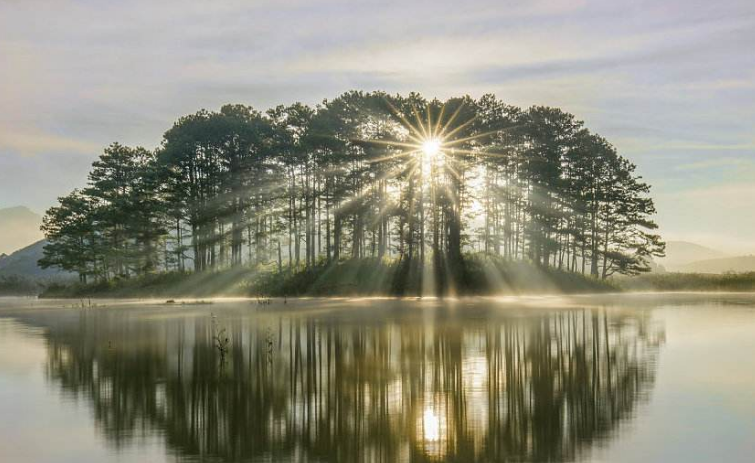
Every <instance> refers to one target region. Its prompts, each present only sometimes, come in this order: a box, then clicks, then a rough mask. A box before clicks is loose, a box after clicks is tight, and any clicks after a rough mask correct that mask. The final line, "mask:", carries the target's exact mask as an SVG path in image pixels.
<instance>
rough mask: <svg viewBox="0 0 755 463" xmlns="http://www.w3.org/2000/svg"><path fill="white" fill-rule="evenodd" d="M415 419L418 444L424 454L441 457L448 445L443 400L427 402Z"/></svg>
mask: <svg viewBox="0 0 755 463" xmlns="http://www.w3.org/2000/svg"><path fill="white" fill-rule="evenodd" d="M421 410H422V415H420V416H419V417H418V420H417V428H418V429H417V431H418V438H419V441H418V444H419V445H420V446H421V447H422V450H424V453H425V455H427V456H428V457H431V458H432V459H440V458H442V457H443V456H444V455H445V454H446V451H447V446H448V416H447V415H446V414H445V407H444V406H443V402H442V401H441V402H434V403H428V404H426V405H425V407H424V408H422V409H421Z"/></svg>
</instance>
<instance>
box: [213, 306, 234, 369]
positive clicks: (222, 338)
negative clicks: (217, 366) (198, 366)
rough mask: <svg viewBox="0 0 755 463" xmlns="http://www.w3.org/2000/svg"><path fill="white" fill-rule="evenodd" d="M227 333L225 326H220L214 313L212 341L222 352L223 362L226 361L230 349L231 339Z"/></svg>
mask: <svg viewBox="0 0 755 463" xmlns="http://www.w3.org/2000/svg"><path fill="white" fill-rule="evenodd" d="M226 333H227V332H226V329H225V328H220V327H219V326H218V319H217V317H216V316H215V314H212V342H213V345H214V346H215V349H217V350H218V353H219V354H220V362H221V363H223V362H225V356H226V354H227V353H228V351H229V350H230V344H231V340H230V339H229V338H228V336H227V334H226Z"/></svg>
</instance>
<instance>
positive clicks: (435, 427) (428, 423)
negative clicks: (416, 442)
mask: <svg viewBox="0 0 755 463" xmlns="http://www.w3.org/2000/svg"><path fill="white" fill-rule="evenodd" d="M422 431H423V434H424V435H423V437H424V439H425V440H426V441H430V442H435V441H437V440H439V439H440V419H439V418H438V415H436V414H435V412H434V411H433V410H432V409H427V410H425V414H424V416H423V417H422Z"/></svg>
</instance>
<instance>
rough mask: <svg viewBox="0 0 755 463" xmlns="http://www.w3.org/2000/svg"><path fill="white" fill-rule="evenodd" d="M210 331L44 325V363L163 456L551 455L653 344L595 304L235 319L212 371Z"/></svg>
mask: <svg viewBox="0 0 755 463" xmlns="http://www.w3.org/2000/svg"><path fill="white" fill-rule="evenodd" d="M95 328H96V329H95ZM211 329H212V328H211V326H210V321H209V319H208V320H200V319H189V320H183V319H182V320H169V321H161V322H149V323H144V322H140V323H137V324H129V323H124V324H120V325H113V324H103V323H101V321H100V322H98V323H96V324H91V323H89V324H87V323H83V324H82V325H80V327H79V328H78V330H77V332H76V333H75V335H72V334H71V333H70V332H68V331H57V332H56V331H55V330H53V331H52V332H51V334H50V342H49V374H50V376H51V378H52V379H53V380H55V381H56V382H59V383H60V384H61V385H62V387H63V389H64V390H65V391H67V392H70V393H74V394H77V395H81V396H84V397H87V398H88V399H90V400H91V402H92V403H93V405H94V410H95V417H96V420H97V423H98V425H99V426H100V428H101V429H102V430H103V432H104V433H105V435H106V437H107V438H108V440H110V441H111V442H113V443H114V444H115V445H121V444H123V443H124V442H125V441H126V440H127V439H129V438H132V437H133V436H138V435H140V433H143V434H154V433H159V434H160V435H163V436H164V437H165V439H166V441H167V444H168V446H169V449H170V450H171V451H172V452H176V453H177V454H179V455H185V456H201V457H203V458H213V457H214V458H217V459H220V460H225V459H228V460H244V459H252V458H257V457H260V458H262V457H264V458H271V459H272V460H273V461H280V460H283V461H285V460H309V461H313V460H318V461H358V460H371V461H372V460H374V461H390V462H393V461H426V460H438V459H443V460H450V461H505V460H515V461H521V460H536V461H553V460H555V461H558V460H571V459H574V458H575V457H576V456H577V455H578V454H579V453H580V451H582V450H583V449H588V448H589V444H591V443H592V442H594V441H595V440H596V439H600V438H603V437H607V436H609V435H610V433H611V432H612V431H615V430H616V428H617V425H618V424H619V423H620V422H621V421H622V420H623V419H626V418H629V417H631V415H632V412H633V410H634V408H635V406H636V404H637V402H638V398H641V397H642V396H643V395H644V394H645V393H647V392H648V391H649V390H650V388H651V387H652V384H653V381H654V372H655V359H656V356H657V348H658V346H659V345H660V343H661V342H662V340H663V332H662V329H660V328H659V327H657V326H653V324H652V323H650V320H649V319H648V318H647V316H645V315H636V314H635V315H618V314H608V313H606V312H597V311H594V312H591V311H584V312H577V311H564V312H557V313H553V314H547V315H539V316H534V317H527V318H518V319H517V318H511V319H506V320H503V321H496V322H494V321H491V320H487V321H469V320H467V321H464V322H463V323H458V321H457V322H454V321H451V320H448V319H446V318H444V317H443V316H441V315H438V316H437V318H436V319H435V320H433V321H432V322H429V323H412V322H406V321H390V322H389V321H386V322H381V323H378V322H375V323H366V324H365V323H362V324H343V323H335V322H328V321H315V320H312V319H306V318H295V317H292V318H281V319H279V320H278V319H276V320H275V321H274V322H272V324H267V325H266V324H265V323H264V322H257V321H254V320H252V321H244V322H238V323H237V324H236V325H234V328H233V329H232V330H231V332H230V334H231V336H232V350H231V352H230V354H229V357H228V361H227V363H226V364H225V365H223V366H222V367H221V366H220V365H219V358H218V355H217V353H216V351H215V350H214V349H213V347H212V342H211ZM124 346H125V347H124ZM271 348H272V352H273V354H272V355H270V353H269V352H270V349H271Z"/></svg>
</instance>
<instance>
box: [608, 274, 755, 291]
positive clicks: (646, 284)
mask: <svg viewBox="0 0 755 463" xmlns="http://www.w3.org/2000/svg"><path fill="white" fill-rule="evenodd" d="M615 281H616V284H617V285H618V286H619V287H621V288H622V289H624V290H627V291H733V292H749V291H755V272H747V273H724V274H711V273H651V274H647V275H640V276H636V277H631V278H617V279H616V280H615Z"/></svg>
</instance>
